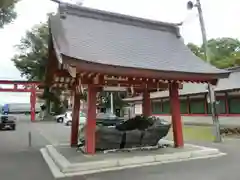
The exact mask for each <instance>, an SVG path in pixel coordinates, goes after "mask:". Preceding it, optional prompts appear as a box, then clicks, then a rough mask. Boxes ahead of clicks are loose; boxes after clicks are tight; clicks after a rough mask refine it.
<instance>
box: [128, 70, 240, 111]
mask: <svg viewBox="0 0 240 180" xmlns="http://www.w3.org/2000/svg"><path fill="white" fill-rule="evenodd" d="M228 70H229V71H231V74H230V76H229V78H226V79H220V80H219V82H218V83H217V85H216V86H215V92H216V100H217V104H218V106H217V107H218V112H219V115H220V116H240V91H239V90H240V81H239V78H240V67H235V68H231V69H228ZM207 92H208V91H207V84H196V83H184V84H183V88H182V89H181V90H179V95H180V110H181V114H182V115H183V116H208V115H210V113H211V110H210V105H209V103H208V97H207V94H208V93H207ZM150 98H151V103H152V114H153V115H169V114H170V102H169V92H168V91H161V92H160V91H159V92H153V93H151V95H150ZM125 100H126V101H127V102H130V103H131V104H133V106H134V111H135V114H141V113H142V109H141V108H142V96H137V97H133V98H127V99H125Z"/></svg>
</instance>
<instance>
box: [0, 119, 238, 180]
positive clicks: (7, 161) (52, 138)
mask: <svg viewBox="0 0 240 180" xmlns="http://www.w3.org/2000/svg"><path fill="white" fill-rule="evenodd" d="M29 130H31V133H32V141H33V142H32V147H31V148H29V147H28V132H29ZM69 133H70V128H69V127H64V126H63V125H62V124H55V123H34V124H30V123H29V122H28V121H27V120H26V119H25V118H24V117H22V118H19V120H18V126H17V130H16V131H15V132H10V131H8V132H4V131H0V134H1V135H0V159H1V161H0V176H1V177H0V179H1V180H15V179H16V180H26V179H28V180H43V179H44V180H53V179H54V178H53V177H52V174H51V172H50V171H49V169H48V166H47V165H46V163H45V162H44V160H43V158H42V156H41V154H40V152H39V149H40V148H41V147H43V146H45V145H46V144H50V143H66V142H68V140H69ZM204 145H206V143H204ZM207 145H209V146H214V147H218V148H220V149H221V150H222V151H223V152H227V153H228V155H227V156H224V157H220V158H217V159H211V160H194V161H189V162H180V163H172V164H165V165H158V166H151V167H144V168H137V169H131V170H123V171H116V172H108V173H101V174H95V175H87V176H81V177H72V178H64V179H62V180H113V179H114V180H118V179H119V180H125V179H126V180H128V179H132V180H134V179H136V180H155V179H156V180H158V179H164V180H168V179H169V180H175V179H177V180H192V179H194V180H202V179H209V180H222V179H224V180H225V179H228V180H239V179H240V171H239V159H240V153H239V149H240V140H229V141H226V142H225V143H224V144H219V145H216V144H207Z"/></svg>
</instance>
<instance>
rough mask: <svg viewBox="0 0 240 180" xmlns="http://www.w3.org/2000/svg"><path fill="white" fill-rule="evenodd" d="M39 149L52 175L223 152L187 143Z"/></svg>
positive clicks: (158, 162)
mask: <svg viewBox="0 0 240 180" xmlns="http://www.w3.org/2000/svg"><path fill="white" fill-rule="evenodd" d="M165 142H166V140H165ZM168 142H169V141H168ZM41 153H42V155H43V157H44V159H45V161H46V162H47V164H48V166H49V168H50V169H51V171H52V173H53V175H54V176H55V178H61V177H67V176H75V175H84V174H92V173H99V172H105V171H113V170H121V169H128V168H135V167H142V166H149V165H157V164H163V163H170V162H179V161H187V160H192V159H203V158H211V157H218V156H223V155H225V154H224V153H221V152H220V151H219V150H218V149H213V148H207V147H202V146H195V145H190V144H187V145H185V147H184V148H178V149H176V148H171V149H169V148H164V149H163V150H158V151H157V150H156V151H154V150H152V151H145V152H142V151H141V152H128V153H126V152H125V153H120V152H118V153H109V154H108V153H107V154H103V153H101V154H96V155H93V156H90V155H84V154H82V153H79V152H76V149H72V148H69V147H67V146H66V145H65V146H53V145H48V146H46V147H45V148H43V149H41Z"/></svg>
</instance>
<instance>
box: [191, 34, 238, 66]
mask: <svg viewBox="0 0 240 180" xmlns="http://www.w3.org/2000/svg"><path fill="white" fill-rule="evenodd" d="M187 46H188V47H189V48H190V49H191V51H192V52H193V53H194V54H195V55H196V56H198V57H200V58H201V59H203V60H204V54H203V52H204V51H203V46H201V47H198V46H197V45H195V44H192V43H189V44H188V45H187ZM208 49H209V54H208V55H209V58H210V62H211V64H212V65H214V66H216V67H218V68H228V67H234V66H239V65H240V41H239V40H238V39H233V38H226V37H225V38H217V39H210V40H209V41H208Z"/></svg>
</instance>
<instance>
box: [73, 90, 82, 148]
mask: <svg viewBox="0 0 240 180" xmlns="http://www.w3.org/2000/svg"><path fill="white" fill-rule="evenodd" d="M79 111H80V94H79V93H78V92H77V91H76V90H75V92H74V96H73V111H72V126H71V147H76V146H77V145H78V128H79Z"/></svg>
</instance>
